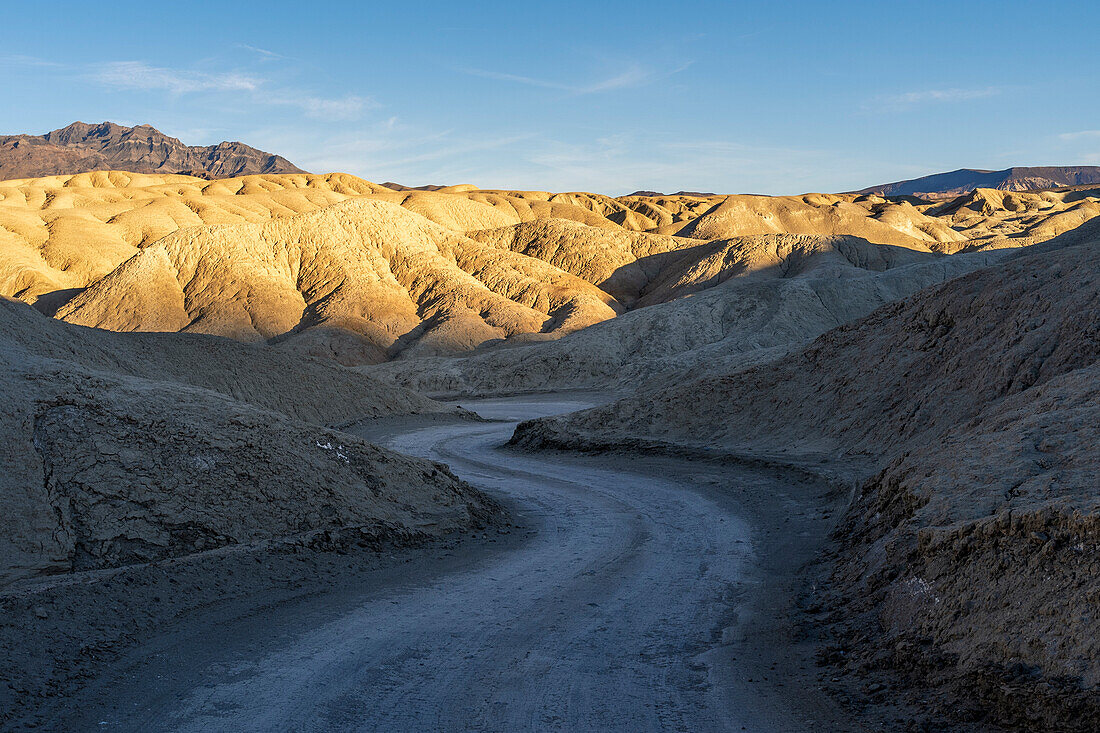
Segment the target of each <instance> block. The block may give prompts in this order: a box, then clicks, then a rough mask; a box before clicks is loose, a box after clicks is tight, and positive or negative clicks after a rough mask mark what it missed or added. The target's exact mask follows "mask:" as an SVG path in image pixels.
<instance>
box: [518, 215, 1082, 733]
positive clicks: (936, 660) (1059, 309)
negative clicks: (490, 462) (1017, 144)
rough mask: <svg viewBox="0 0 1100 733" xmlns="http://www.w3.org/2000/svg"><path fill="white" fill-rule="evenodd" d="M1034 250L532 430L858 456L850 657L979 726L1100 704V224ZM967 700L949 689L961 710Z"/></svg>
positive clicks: (847, 577) (1064, 723) (846, 581)
mask: <svg viewBox="0 0 1100 733" xmlns="http://www.w3.org/2000/svg"><path fill="white" fill-rule="evenodd" d="M1097 234H1098V232H1096V231H1095V227H1092V228H1089V227H1085V228H1082V230H1081V231H1078V232H1076V233H1074V234H1073V236H1072V237H1063V238H1061V239H1060V241H1054V242H1051V243H1048V244H1047V245H1041V246H1039V247H1035V248H1032V249H1031V250H1024V251H1021V252H1018V253H1014V255H1013V256H1011V257H1010V258H1008V259H1007V260H1006V261H1005V262H1004V263H1003V264H1000V265H997V266H993V267H989V268H986V269H982V270H978V271H976V272H973V273H971V274H969V275H965V276H963V277H960V278H958V279H955V280H952V281H950V282H947V283H945V284H942V285H938V286H934V287H931V288H928V289H925V290H923V291H921V292H920V293H918V294H916V295H914V296H912V297H910V298H908V299H906V300H903V301H901V302H898V303H895V304H891V305H887V306H884V307H882V308H880V309H879V310H877V311H875V312H874V313H873V314H871V315H870V316H868V317H867V318H864V319H862V320H859V321H856V322H853V323H850V324H848V325H845V326H842V327H840V328H837V329H834V330H832V331H829V332H828V333H825V334H824V335H822V336H821V337H819V338H818V339H816V340H815V341H814V342H813V343H812V344H810V345H809V346H808V347H806V348H805V349H803V350H801V351H799V352H797V353H794V354H792V355H790V356H788V357H785V358H783V359H781V360H779V361H777V362H774V363H771V364H767V365H763V366H758V367H755V368H748V369H745V370H742V371H739V372H734V373H730V374H727V375H724V376H717V377H705V378H702V379H694V380H689V381H687V382H684V383H681V384H676V385H673V386H671V387H669V388H667V389H657V390H651V391H648V392H646V393H643V394H640V395H637V396H634V397H631V398H628V399H625V400H621V401H619V402H615V403H610V404H608V405H605V406H602V407H600V408H596V409H594V410H589V411H586V412H582V413H577V414H575V415H572V416H566V417H560V418H548V419H543V420H538V421H534V422H529V423H523V424H521V425H520V426H519V428H518V429H517V431H516V434H515V437H514V438H513V441H512V442H513V444H515V445H518V446H523V447H526V448H542V447H557V448H562V447H564V448H571V449H577V448H580V449H603V448H614V447H617V446H624V445H625V446H635V447H636V446H648V447H663V448H665V449H670V450H696V449H702V448H705V447H709V448H711V449H718V450H719V451H721V452H724V453H727V454H731V455H737V456H741V457H750V458H756V459H763V460H769V461H780V462H787V463H795V464H798V465H800V466H814V465H816V466H827V467H829V468H828V470H829V471H831V472H832V474H833V475H834V476H835V475H836V473H837V471H839V470H840V469H839V468H837V467H843V469H844V475H846V476H847V477H848V479H849V480H851V481H852V482H853V483H852V485H853V487H854V488H855V490H854V496H853V499H852V501H851V504H850V506H849V508H848V511H847V517H846V520H845V521H844V523H843V526H842V527H841V528H840V530H839V531H838V533H837V536H836V540H837V549H836V554H835V557H834V558H833V564H832V567H833V572H832V578H831V583H830V586H831V587H830V590H829V591H828V593H827V594H826V597H823V598H820V599H818V601H817V602H820V603H822V604H826V605H828V604H832V606H833V608H835V609H839V610H841V611H842V614H841V615H842V616H843V617H844V618H845V619H846V620H847V621H846V623H845V624H844V628H846V631H845V632H843V633H841V635H840V637H841V641H840V642H838V648H837V649H835V650H834V651H835V654H834V655H833V659H834V661H836V662H837V663H838V664H840V665H842V666H844V667H847V668H849V669H851V670H856V671H862V672H864V673H866V672H882V671H883V670H891V673H892V674H898V675H902V676H903V677H906V678H907V679H908V680H909V681H910V682H915V683H917V684H918V685H931V686H932V687H934V688H936V689H937V690H939V691H940V692H942V693H944V695H945V697H944V698H943V699H945V700H949V702H946V703H944V705H946V706H948V707H949V708H950V713H951V715H952V716H954V717H955V718H956V719H966V720H970V721H972V722H973V721H977V723H978V724H980V725H992V724H1004V725H1011V726H1015V727H1024V728H1028V727H1030V728H1032V729H1035V728H1042V729H1059V730H1085V729H1089V730H1094V729H1095V726H1096V725H1097V723H1098V721H1100V665H1098V664H1097V659H1100V649H1098V647H1097V636H1096V634H1095V629H1096V624H1095V619H1094V618H1093V614H1092V611H1091V609H1093V608H1095V606H1096V594H1097V588H1098V586H1097V578H1098V577H1100V565H1098V561H1097V559H1096V558H1097V551H1098V543H1100V534H1098V530H1100V494H1098V493H1097V490H1096V489H1097V483H1096V477H1097V476H1098V475H1100V449H1098V447H1097V446H1098V445H1100V237H1097V236H1096V235H1097ZM946 709H947V708H945V710H946Z"/></svg>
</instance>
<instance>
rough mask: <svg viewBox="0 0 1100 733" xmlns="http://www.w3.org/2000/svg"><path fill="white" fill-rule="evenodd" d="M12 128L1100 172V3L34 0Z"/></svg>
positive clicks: (324, 153)
mask: <svg viewBox="0 0 1100 733" xmlns="http://www.w3.org/2000/svg"><path fill="white" fill-rule="evenodd" d="M4 16H5V17H4V20H3V22H2V23H0V95H2V98H3V99H4V100H5V104H3V105H2V106H0V133H15V132H33V133H42V132H45V131H47V130H50V129H54V128H57V127H61V126H63V125H65V124H68V123H69V122H72V121H73V120H77V119H79V120H83V121H85V122H100V121H102V120H113V121H116V122H120V123H124V124H137V123H143V122H148V123H150V124H152V125H154V126H155V127H157V128H159V129H161V130H163V131H164V132H166V133H169V134H171V135H174V136H176V137H179V138H181V139H182V140H183V141H184V142H187V143H190V144H209V143H213V142H218V141H220V140H223V139H230V140H242V141H244V142H247V143H249V144H252V145H255V146H257V147H260V148H263V149H265V150H269V151H272V152H277V153H280V154H282V155H285V156H286V157H288V158H289V159H290V160H292V161H294V162H295V163H297V164H298V165H299V166H301V167H303V168H306V169H307V170H311V171H316V172H327V171H332V170H339V171H346V172H349V173H354V174H356V175H360V176H363V177H364V178H367V179H370V180H374V181H384V180H395V181H398V182H402V183H407V184H410V185H418V184H423V183H474V184H476V185H478V186H481V187H483V188H498V187H499V188H521V189H543V190H555V191H564V190H591V191H600V192H604V193H610V194H622V193H626V192H629V191H632V190H635V189H638V188H648V189H655V190H663V191H672V190H679V189H690V190H704V191H719V192H723V193H725V192H758V193H772V194H783V193H787V194H790V193H801V192H805V191H838V190H847V189H852V188H859V187H863V186H868V185H872V184H876V183H882V182H886V181H891V180H897V179H903V178H911V177H915V176H919V175H923V174H927V173H934V172H939V171H944V170H951V169H954V168H960V167H984V168H1004V167H1007V166H1010V165H1071V164H1085V165H1087V164H1093V165H1100V74H1098V73H1097V68H1098V66H1100V63H1098V62H1100V44H1098V43H1097V42H1096V29H1097V28H1100V3H1096V2H1066V1H1061V2H1057V3H1045V4H1037V3H1034V2H1014V1H1013V0H1002V1H1001V2H983V1H976V2H967V3H959V2H951V3H947V2H944V3H937V2H927V3H920V4H915V3H898V2H847V3H844V2H839V3H822V2H812V3H801V2H790V3H765V2H760V1H759V0H757V1H756V2H752V3H710V2H702V3H690V2H688V3H681V4H675V3H668V2H666V3H661V4H656V3H646V2H630V3H597V2H587V3H573V2H547V3H519V2H510V3H495V2H481V3H457V2H447V3H433V2H416V3H387V4H385V5H375V4H374V3H368V2H363V3H320V2H314V3H309V2H300V1H299V2H295V3H280V2H265V3H252V2H235V3H224V2H219V3H171V4H169V3H149V2H142V3H128V2H110V3H99V4H91V3H86V2H80V3H68V2H55V3H50V4H48V5H43V4H40V3H18V4H16V3H12V4H9V5H8V6H7V7H5V10H4Z"/></svg>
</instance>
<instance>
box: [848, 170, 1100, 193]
mask: <svg viewBox="0 0 1100 733" xmlns="http://www.w3.org/2000/svg"><path fill="white" fill-rule="evenodd" d="M1097 184H1100V166H1095V165H1074V166H1040V167H1027V166H1019V167H1014V168H1005V169H1004V170H1000V171H987V170H978V169H974V168H960V169H959V170H957V171H951V172H949V173H936V174H933V175H930V176H921V177H920V178H911V179H909V180H907V181H896V182H894V183H884V184H881V185H879V186H871V187H870V188H865V189H863V190H861V191H856V193H861V194H869V193H872V194H877V195H879V196H926V197H934V198H947V197H954V196H959V195H961V194H966V193H970V192H971V191H974V190H976V189H979V188H992V189H995V190H998V191H1034V190H1038V189H1044V188H1059V187H1062V186H1095V185H1097Z"/></svg>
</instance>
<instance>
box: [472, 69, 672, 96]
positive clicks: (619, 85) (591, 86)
mask: <svg viewBox="0 0 1100 733" xmlns="http://www.w3.org/2000/svg"><path fill="white" fill-rule="evenodd" d="M689 66H691V62H688V63H686V64H683V65H681V66H678V67H676V68H674V69H671V70H666V71H656V70H652V69H646V68H645V67H643V66H641V65H639V64H631V65H630V66H629V67H627V68H626V69H624V70H623V71H621V72H619V73H617V74H614V75H612V76H609V77H607V78H604V79H600V80H597V81H594V82H590V83H587V84H576V83H565V82H560V81H554V80H551V79H539V78H537V77H533V76H522V75H520V74H511V73H507V72H502V71H490V70H486V69H474V68H460V69H458V71H460V72H461V73H463V74H468V75H469V76H479V77H481V78H483V79H496V80H498V81H507V82H513V83H515V84H524V85H526V86H532V87H541V88H543V89H555V90H558V91H562V92H567V93H569V94H574V95H582V94H596V93H598V92H609V91H612V90H615V89H627V88H632V87H640V86H645V85H646V84H650V83H652V82H654V81H657V80H659V79H665V78H667V77H670V76H672V75H673V74H678V73H680V72H681V71H683V70H684V69H686V68H688V67H689Z"/></svg>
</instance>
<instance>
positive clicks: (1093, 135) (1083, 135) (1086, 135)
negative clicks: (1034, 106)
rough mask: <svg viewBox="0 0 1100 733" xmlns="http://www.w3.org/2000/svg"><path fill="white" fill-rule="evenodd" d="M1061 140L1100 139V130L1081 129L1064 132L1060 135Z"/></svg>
mask: <svg viewBox="0 0 1100 733" xmlns="http://www.w3.org/2000/svg"><path fill="white" fill-rule="evenodd" d="M1058 139H1059V140H1064V141H1066V142H1073V141H1075V140H1092V139H1100V130H1079V131H1077V132H1063V133H1062V134H1061V135H1059V136H1058Z"/></svg>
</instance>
